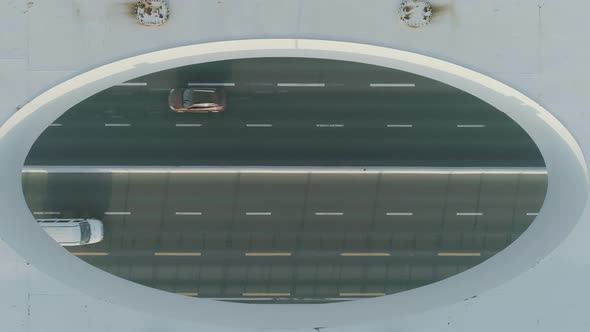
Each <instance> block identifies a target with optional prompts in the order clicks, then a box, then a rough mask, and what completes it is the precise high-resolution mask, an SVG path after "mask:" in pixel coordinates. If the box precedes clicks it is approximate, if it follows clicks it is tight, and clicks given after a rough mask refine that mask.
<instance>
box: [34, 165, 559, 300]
mask: <svg viewBox="0 0 590 332" xmlns="http://www.w3.org/2000/svg"><path fill="white" fill-rule="evenodd" d="M546 186H547V176H546V174H543V173H542V172H527V171H526V170H524V171H523V170H518V171H514V172H512V173H510V172H508V173H505V174H445V173H444V172H437V173H435V172H433V173H430V174H429V173H414V174H412V173H404V174H396V173H376V174H325V173H313V172H309V173H299V174H289V173H272V174H264V173H262V174H253V173H246V172H243V173H240V172H229V173H215V172H209V173H166V172H163V173H101V174H93V173H24V175H23V188H24V192H25V197H26V200H27V204H28V205H29V207H30V209H31V211H32V213H33V214H34V215H35V217H37V218H70V217H75V218H79V217H95V218H99V219H101V220H103V221H104V223H105V230H106V236H105V239H104V241H103V242H101V243H98V244H95V245H90V246H84V247H71V248H68V250H70V251H71V252H72V253H74V254H76V255H79V256H80V258H81V259H83V260H85V261H87V262H88V263H90V264H92V265H94V266H97V267H99V268H101V269H103V270H105V271H108V272H110V273H113V274H115V275H117V276H120V277H122V278H126V279H129V280H132V281H134V282H137V283H140V284H144V285H147V286H150V287H154V288H158V289H162V290H166V291H170V292H174V293H179V294H184V295H189V296H198V297H203V298H216V299H222V300H231V301H240V302H252V303H270V302H272V303H322V302H330V301H342V300H350V299H357V298H363V297H372V296H380V295H383V294H392V293H396V292H399V291H403V290H406V289H411V288H415V287H418V286H421V285H424V284H428V283H432V282H435V281H437V280H440V279H444V278H446V277H448V276H451V275H454V274H456V273H459V272H461V271H464V270H466V269H468V268H470V267H472V266H474V265H476V264H478V263H480V262H482V261H483V260H485V259H487V258H489V257H490V256H492V255H493V254H495V253H496V252H498V251H500V250H502V249H503V248H505V247H506V246H507V245H508V244H510V243H511V242H512V241H513V240H514V239H516V238H517V237H518V236H519V235H520V234H521V233H522V232H523V231H524V230H525V229H526V228H527V227H528V225H529V224H530V223H531V222H532V221H533V220H534V218H535V216H536V214H537V213H538V211H539V209H540V207H541V205H542V202H543V199H544V196H545V192H546Z"/></svg>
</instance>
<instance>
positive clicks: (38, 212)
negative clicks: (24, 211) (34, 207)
mask: <svg viewBox="0 0 590 332" xmlns="http://www.w3.org/2000/svg"><path fill="white" fill-rule="evenodd" d="M33 214H53V215H55V214H61V212H57V211H37V212H33Z"/></svg>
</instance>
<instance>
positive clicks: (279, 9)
mask: <svg viewBox="0 0 590 332" xmlns="http://www.w3.org/2000/svg"><path fill="white" fill-rule="evenodd" d="M129 3H133V2H132V1H122V0H120V1H115V0H111V1H109V0H103V1H83V0H77V1H76V0H54V1H49V0H44V1H41V0H39V1H16V0H7V1H5V2H3V3H2V4H0V8H1V9H2V10H3V11H4V12H5V15H4V17H5V19H4V20H3V21H2V23H0V24H1V27H2V30H1V31H2V34H1V35H0V86H1V87H2V89H0V97H2V100H3V103H2V106H0V123H3V122H4V121H5V120H7V119H8V118H9V117H11V116H12V115H13V114H14V113H15V112H16V110H17V108H20V107H22V106H23V105H25V104H26V103H27V102H28V101H30V100H32V99H33V98H35V97H36V96H37V95H38V94H39V93H40V92H42V91H45V90H47V89H49V88H51V87H52V86H53V85H55V84H57V83H60V82H63V81H66V80H67V79H69V78H71V77H73V76H75V75H78V74H81V73H83V72H85V71H87V70H90V69H93V68H96V67H99V66H101V65H104V64H108V63H110V62H113V61H117V60H120V59H124V58H127V57H130V56H134V55H140V54H143V53H145V52H149V51H156V50H162V49H165V48H169V47H175V46H182V45H192V44H198V43H203V42H210V41H223V40H232V39H256V38H269V37H273V38H314V39H326V40H340V41H347V42H356V43H362V44H372V45H378V46H383V47H391V48H395V49H400V50H406V51H411V52H415V53H418V54H422V55H427V56H431V57H434V58H438V59H441V60H446V61H449V62H451V63H455V64H457V65H460V66H463V67H466V68H469V69H472V70H475V71H477V72H480V73H482V74H485V75H487V76H489V77H491V78H493V79H496V80H498V81H500V82H503V83H505V84H507V85H509V86H511V87H513V88H515V89H517V90H519V91H521V92H523V93H524V94H525V95H526V96H528V97H530V98H531V99H533V100H534V101H536V102H538V103H539V104H540V105H541V106H543V107H544V108H545V109H546V110H547V111H548V112H549V113H551V114H552V115H553V116H554V117H555V118H556V119H558V120H559V121H560V122H561V124H563V126H564V127H565V128H566V129H567V130H568V131H569V132H570V133H571V134H572V136H573V138H575V140H576V141H577V143H578V144H579V145H580V147H581V148H582V150H583V151H584V157H585V159H586V160H588V157H589V154H588V152H589V151H590V133H589V132H588V130H587V129H586V126H587V115H586V113H587V112H586V110H587V109H588V108H589V106H590V96H589V94H588V93H587V92H586V91H587V89H588V87H589V86H590V84H589V83H590V82H589V79H588V77H590V75H589V72H590V68H589V67H588V66H587V65H586V64H585V62H586V59H587V58H588V55H589V53H590V48H589V47H588V46H587V45H586V44H587V43H585V42H584V36H585V35H584V34H583V31H585V29H586V27H585V25H584V24H585V19H586V13H587V12H588V11H589V10H590V3H587V2H584V1H581V0H573V1H571V2H569V3H568V4H567V6H568V7H571V8H575V10H568V15H567V17H564V16H563V15H562V13H563V6H564V3H563V2H557V1H542V0H539V1H534V0H521V1H517V2H516V1H488V2H481V1H467V0H448V1H438V0H437V1H433V3H434V4H435V5H438V6H437V8H438V9H439V10H438V11H437V12H436V13H435V17H434V18H433V21H432V23H431V24H430V25H429V26H427V27H426V28H424V29H420V30H411V29H407V28H405V27H404V26H403V25H402V24H401V23H400V22H399V20H398V18H397V13H396V12H395V9H396V8H397V5H398V4H399V3H398V2H397V1H391V0H322V1H317V0H251V1H243V0H201V1H191V0H184V1H182V0H176V1H174V0H171V1H170V3H171V13H172V14H171V18H170V21H169V22H168V23H166V24H165V25H164V26H162V27H159V28H148V27H142V26H140V25H138V24H136V23H135V22H134V18H133V16H132V15H131V14H130V11H129V10H130V7H129ZM29 106H31V105H30V104H29ZM24 111H26V109H24ZM22 114H24V113H23V112H20V113H18V114H17V115H16V118H19V117H22ZM511 115H513V116H514V114H511ZM13 119H15V117H13ZM23 119H24V117H23ZM25 120H26V119H25ZM44 120H49V118H45V119H44ZM2 129H4V130H5V129H6V124H5V125H4V126H3V127H2ZM6 133H7V132H6V131H4V134H6ZM3 139H5V136H4V135H3V134H2V133H0V141H2V140H3ZM4 143H6V142H4ZM15 144H16V143H15ZM5 151H7V150H3V153H2V154H0V164H4V163H5V162H6V161H7V160H8V161H10V160H11V159H14V158H16V159H19V158H21V157H22V156H20V155H19V156H14V155H11V154H6V153H5ZM554 162H555V163H556V165H557V166H563V165H559V162H560V161H559V160H558V159H555V160H554ZM582 164H583V163H582ZM562 169H564V168H562ZM585 171H586V170H581V171H580V172H581V173H584V172H585ZM581 173H578V175H579V176H580V178H575V177H574V175H576V174H573V175H572V178H571V179H568V178H567V177H566V176H565V175H566V174H563V173H562V174H561V175H560V174H559V173H558V176H561V178H559V177H558V179H559V181H571V182H570V183H572V186H573V187H576V188H577V187H578V185H581V186H583V187H584V188H583V189H581V190H578V191H576V189H575V188H573V187H572V190H571V191H568V190H567V188H568V187H567V186H565V187H564V186H563V183H555V182H554V184H551V183H550V188H549V189H550V191H552V190H553V192H557V191H555V189H554V188H555V186H558V187H560V185H562V186H561V188H562V190H560V191H559V195H552V196H551V197H549V200H550V201H549V202H548V203H547V204H553V205H555V204H559V203H560V202H564V205H563V207H562V208H563V214H562V215H560V214H552V215H547V214H546V213H545V211H542V212H541V214H540V215H539V220H544V222H545V223H544V225H546V226H547V225H549V224H550V223H552V224H553V225H555V229H554V231H563V232H565V233H568V232H569V235H567V236H566V234H565V233H564V234H563V235H564V236H563V237H561V238H560V242H559V243H552V244H550V245H549V246H548V250H551V252H549V253H548V254H547V255H545V253H539V252H537V254H542V255H541V256H543V257H539V259H538V261H536V262H534V264H532V265H530V266H527V267H528V268H526V269H524V270H523V269H521V271H520V272H519V273H517V274H515V275H508V276H505V277H504V278H501V279H497V280H501V281H502V282H500V283H497V284H495V285H494V286H493V287H492V288H487V289H485V290H481V292H477V293H476V294H473V296H474V297H472V298H467V299H464V300H463V299H461V300H455V301H451V302H447V303H446V304H444V305H443V304H441V302H444V301H441V299H440V298H433V299H432V303H433V305H432V306H431V307H430V308H428V309H426V308H423V310H415V311H413V312H405V313H401V312H400V311H397V313H396V311H395V310H394V309H396V308H393V307H392V314H391V317H389V318H388V317H382V319H372V320H370V321H362V322H358V325H355V326H350V324H352V323H350V322H347V313H346V312H340V313H339V312H332V313H331V315H333V316H338V315H340V316H341V317H342V322H347V324H344V325H349V326H335V325H334V324H333V323H332V322H329V323H330V325H329V326H327V328H326V329H322V331H358V330H363V331H400V332H401V331H409V332H410V331H411V332H414V331H416V332H417V331H432V330H436V331H474V330H476V331H484V332H486V331H499V330H502V331H554V330H557V329H559V330H563V331H587V330H588V327H589V326H590V317H588V315H587V314H586V311H587V310H586V307H587V305H586V299H587V298H588V296H589V295H590V294H589V293H590V290H589V288H588V287H587V280H588V278H589V277H590V264H589V263H590V254H589V252H590V250H589V249H590V244H589V242H588V240H587V239H588V238H589V235H590V234H589V233H590V220H589V215H588V213H589V212H588V209H587V207H585V208H584V210H583V214H582V215H581V217H579V218H574V219H572V211H571V210H570V208H571V207H572V206H573V205H571V204H569V205H568V204H566V203H567V202H571V201H578V202H579V201H582V203H586V204H587V201H586V199H585V197H580V196H579V193H585V192H587V191H588V189H589V188H588V184H587V179H584V178H582V174H581ZM10 174H12V175H13V177H17V175H16V174H15V173H10ZM555 178H556V177H555V176H554V174H553V173H552V172H551V168H549V179H550V182H551V181H555ZM17 182H18V181H17V180H15V179H14V178H13V179H12V180H10V181H8V182H7V183H3V184H2V185H3V186H4V185H15V183H17ZM575 182H577V184H576V183H575ZM572 196H574V197H572ZM2 198H3V199H5V198H6V199H8V201H9V202H10V201H12V200H15V203H16V205H19V204H20V206H21V207H22V204H24V203H23V202H22V198H20V197H16V198H15V197H14V195H13V196H12V197H2ZM17 198H18V199H21V201H20V202H18V201H17V200H16V199H17ZM3 203H5V204H6V203H7V202H6V201H4V202H3ZM574 205H575V204H574ZM573 207H574V208H575V207H576V206H573ZM579 208H581V207H579ZM21 212H23V211H21ZM7 216H8V215H7V214H6V213H5V211H0V224H2V225H4V226H5V225H7V224H10V223H11V222H14V220H7V219H9V218H7ZM19 221H20V220H19ZM22 222H23V224H26V220H22ZM560 225H565V226H564V227H565V228H564V227H560ZM569 226H571V227H573V228H571V229H569V228H568V227H569ZM1 229H2V227H0V240H1V239H5V238H6V236H8V235H14V234H9V233H11V232H10V231H9V232H3V231H2V230H1ZM570 230H571V232H570ZM527 234H528V237H529V240H531V241H534V239H530V238H531V236H530V234H532V232H528V233H527ZM527 234H525V235H527ZM32 235H35V234H32ZM8 242H10V241H8ZM516 243H519V242H518V241H517V242H516ZM521 243H523V242H521ZM48 244H49V243H48ZM12 245H13V247H14V243H12ZM20 246H23V244H22V243H21V244H20ZM556 246H557V247H556ZM15 248H16V247H15ZM18 249H22V248H18ZM48 249H49V250H48V251H49V252H56V251H58V250H60V249H61V248H59V247H57V246H54V247H51V246H49V247H48ZM520 249H521V250H523V251H527V247H526V246H523V245H520ZM17 251H19V254H22V252H21V251H20V250H17ZM19 254H17V253H16V252H15V251H14V250H13V249H12V248H10V247H9V246H8V245H7V243H4V242H2V241H0V294H2V296H0V309H2V310H1V311H0V326H1V327H2V330H6V331H110V330H112V331H118V330H124V331H138V332H139V331H150V332H151V331H195V330H206V331H221V330H227V331H229V330H232V331H236V330H239V331H250V330H252V331H253V330H264V331H277V330H282V329H284V328H285V327H287V326H286V324H285V322H284V321H281V320H280V319H279V316H274V315H272V314H269V312H272V309H268V308H267V307H266V306H260V307H255V308H256V310H257V311H258V313H256V315H257V316H259V317H264V318H263V319H261V320H263V321H262V322H261V324H260V326H264V328H261V329H248V328H245V327H240V322H239V321H236V320H232V318H237V317H239V316H241V315H240V313H239V312H237V313H236V312H233V311H228V312H221V313H220V314H223V317H226V320H227V322H221V323H220V324H214V323H212V322H211V321H210V320H207V319H206V317H204V318H203V323H199V322H198V316H199V315H200V314H202V313H199V312H194V316H195V319H192V320H190V319H178V317H175V318H171V317H170V316H169V315H167V314H166V313H165V312H161V313H160V314H158V313H154V312H149V310H146V308H145V307H144V308H132V307H130V306H129V305H128V304H129V303H123V302H117V303H115V302H113V301H112V300H110V299H105V298H103V297H100V296H96V295H92V293H95V292H93V291H90V292H81V291H80V290H78V289H76V287H73V288H72V287H70V286H68V285H67V284H65V283H64V280H55V279H54V278H52V277H50V276H48V275H46V274H45V273H43V272H41V271H40V270H39V269H38V268H37V267H36V266H35V263H28V262H27V260H26V258H24V256H21V255H19ZM525 254H529V253H526V252H525ZM530 254H534V252H533V253H530ZM504 256H506V255H504ZM64 257H66V256H64ZM531 257H532V256H531ZM496 261H497V260H496ZM41 265H43V264H41ZM45 265H47V264H45ZM79 265H81V264H79ZM484 265H485V264H484ZM88 269H90V270H92V269H93V268H88ZM497 269H499V271H498V273H501V272H502V267H501V266H497ZM78 270H80V271H82V270H84V269H83V268H82V267H81V266H79V267H76V271H78ZM509 270H510V269H509ZM510 271H512V272H514V271H513V270H510ZM92 273H99V272H98V271H93V272H92ZM54 275H55V274H54ZM465 275H467V274H465ZM459 277H460V278H463V277H461V275H459ZM113 279H114V278H113ZM467 282H468V281H467ZM477 282H479V281H477V280H475V281H474V283H477ZM113 283H114V284H116V285H117V287H118V286H120V281H117V280H113ZM450 284H453V282H451V283H450ZM93 287H94V285H93V284H90V285H88V288H89V289H91V290H92V288H93ZM139 288H141V287H136V290H137V291H138V292H139V291H141V289H139ZM473 289H477V287H475V288H473ZM451 291H452V290H451ZM433 295H434V294H433ZM170 296H172V295H170ZM395 297H396V295H394V296H392V297H391V298H392V299H393V298H395ZM179 301H180V300H179ZM183 301H184V302H193V300H192V299H186V300H184V299H183ZM376 302H379V300H377V301H376ZM192 304H194V303H191V305H192ZM212 306H213V307H219V308H221V306H217V305H214V304H212ZM335 308H336V307H335ZM232 310H233V309H232ZM245 310H246V309H245ZM248 310H249V309H248ZM248 310H246V311H248ZM268 310H270V311H268ZM334 310H336V309H334ZM298 311H299V312H301V311H300V310H299V309H297V310H293V314H294V315H296V314H297V312H298ZM379 311H381V310H379ZM66 313H67V314H68V319H63V317H64V316H63V315H64V314H66ZM69 313H72V314H71V315H70V314H69ZM353 314H355V313H353ZM308 318H309V319H311V320H312V321H314V322H315V321H316V320H315V319H313V318H310V317H306V316H296V317H295V319H296V320H298V321H299V322H300V326H299V327H297V328H295V329H290V331H310V332H311V331H315V330H314V329H313V327H320V326H315V325H306V319H308ZM292 320H294V319H292ZM223 323H226V324H223ZM250 323H251V322H250ZM250 323H245V324H244V326H245V325H250ZM309 324H311V323H309ZM224 325H225V326H224ZM230 325H231V326H233V327H230Z"/></svg>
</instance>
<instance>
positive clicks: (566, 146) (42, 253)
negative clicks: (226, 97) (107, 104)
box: [0, 39, 588, 328]
mask: <svg viewBox="0 0 590 332" xmlns="http://www.w3.org/2000/svg"><path fill="white" fill-rule="evenodd" d="M253 57H309V58H325V59H334V60H344V61H355V62H361V63H368V64H374V65H380V66H384V67H390V68H393V69H399V70H404V71H408V72H411V73H415V74H418V75H422V76H425V77H428V78H432V79H435V80H438V81H441V82H444V83H446V84H449V85H451V86H454V87H456V88H459V89H462V90H464V91H466V92H468V93H470V94H472V95H475V96H477V97H479V98H480V99H482V100H484V101H486V102H488V103H489V104H491V105H493V106H494V107H496V108H497V109H499V110H501V111H503V112H505V113H507V114H508V115H509V116H510V117H512V118H513V119H514V120H515V121H516V122H517V123H518V124H519V125H520V126H521V127H523V128H524V129H525V130H526V131H527V132H528V133H529V135H530V136H531V137H532V138H533V139H534V140H535V142H536V143H537V145H538V147H539V149H540V151H541V153H542V154H543V156H544V158H545V161H546V164H547V171H548V173H549V174H550V176H549V187H548V192H547V197H546V201H545V204H544V206H543V208H542V209H541V212H540V214H539V216H538V217H537V218H536V220H535V222H534V223H533V225H532V226H531V227H530V228H529V229H528V230H527V231H526V232H525V234H523V235H522V236H521V238H520V239H519V240H517V241H516V242H515V243H513V244H512V245H511V246H509V247H508V248H507V249H505V250H504V251H502V252H501V253H499V254H497V255H496V256H494V257H492V258H491V259H489V260H487V261H486V262H485V263H483V264H480V265H478V266H476V267H474V268H472V269H470V270H468V271H466V272H463V273H461V274H459V275H456V276H454V277H451V278H449V279H446V280H443V281H441V282H438V283H435V284H431V285H428V286H424V287H421V288H418V289H414V290H411V291H407V292H403V293H399V294H394V295H389V296H384V297H380V298H374V299H366V300H360V301H353V302H346V303H334V304H327V305H294V306H290V305H245V304H235V303H226V302H218V301H212V300H204V299H194V298H188V297H182V296H178V295H174V294H171V293H166V292H162V291H158V290H155V289H151V288H147V287H144V286H141V285H138V284H134V283H132V282H129V281H127V280H123V279H120V278H118V277H115V276H113V275H110V274H108V273H106V272H103V271H101V270H98V269H96V268H94V267H91V266H90V265H88V264H86V263H84V262H82V261H81V260H79V259H77V258H76V257H74V256H72V255H70V254H69V253H67V252H66V251H65V250H64V249H63V248H61V247H59V246H58V245H57V244H56V243H55V242H54V241H52V240H51V239H50V238H49V237H48V236H47V235H46V234H45V233H44V232H43V231H42V230H41V228H40V227H38V226H37V225H36V223H35V222H34V218H33V216H32V215H31V213H30V212H29V210H28V208H27V206H26V203H25V200H24V197H23V194H22V186H21V172H22V168H23V164H24V160H25V158H26V156H27V153H28V151H29V149H30V147H31V146H32V144H33V143H34V142H35V140H36V139H37V137H38V136H39V135H40V134H41V133H42V132H43V130H44V129H45V128H46V127H48V126H49V124H51V123H52V122H53V121H54V120H55V119H57V118H58V117H59V116H60V115H61V114H62V113H64V112H65V111H66V110H68V109H69V108H70V107H72V106H73V105H75V104H76V103H78V102H80V101H82V100H84V99H86V98H87V97H89V96H90V95H92V94H94V93H96V92H99V91H102V90H104V89H106V88H109V87H111V86H113V85H115V84H118V83H121V82H124V81H127V80H130V79H133V78H136V77H139V76H142V75H145V74H148V73H152V72H156V71H161V70H165V69H170V68H174V67H179V66H184V65H190V64H197V63H203V62H210V61H218V60H227V59H239V58H253ZM0 155H1V156H3V158H2V159H1V160H0V183H2V184H3V185H2V186H0V237H1V238H2V239H3V240H4V241H6V242H7V243H8V244H9V245H10V246H12V248H13V249H14V250H15V251H16V252H17V253H18V254H20V255H21V256H22V257H23V258H24V259H25V260H27V261H28V262H30V263H31V264H33V265H34V266H35V267H36V268H37V269H39V270H40V271H42V272H44V273H46V274H48V275H50V276H52V277H53V278H55V279H57V280H60V281H61V282H63V283H65V284H67V285H69V286H71V287H73V288H76V289H78V290H80V291H81V292H83V293H85V294H87V295H89V296H92V297H95V298H99V299H104V300H106V301H108V302H111V303H115V304H118V305H123V306H126V307H129V308H132V309H135V310H139V311H143V312H146V313H148V314H152V315H156V316H160V317H164V318H167V319H175V320H182V321H185V322H194V323H201V324H203V323H204V324H215V325H221V326H235V327H240V328H269V327H273V328H298V327H317V326H342V325H350V324H359V323H363V322H369V321H376V320H385V319H392V318H393V317H399V316H403V315H408V314H413V313H418V312H422V311H426V310H430V309H433V308H436V307H439V306H442V305H444V304H448V303H453V302H457V301H461V300H463V299H465V298H468V297H471V296H473V295H476V294H480V293H482V292H484V291H486V290H488V289H490V288H492V287H495V286H497V285H499V284H501V283H503V282H506V281H507V280H509V279H511V278H513V277H515V276H517V275H519V274H521V273H523V272H525V271H526V270H528V269H530V268H531V267H533V266H534V265H535V263H536V262H537V261H539V260H540V259H542V258H543V257H545V256H546V255H547V254H548V253H549V252H551V251H552V250H553V249H554V248H555V247H556V246H557V245H558V244H559V243H560V242H561V241H562V240H563V239H564V238H565V237H566V236H567V235H568V234H569V232H570V231H571V229H572V228H573V226H574V225H575V224H576V223H577V222H578V218H579V216H580V215H581V213H582V210H583V208H584V205H585V202H586V199H587V197H588V192H587V188H588V174H587V172H586V162H585V160H584V158H583V156H582V153H581V150H580V148H579V146H578V145H577V143H576V142H575V140H574V139H573V137H572V135H570V133H569V132H568V131H567V130H566V129H565V128H564V127H563V126H562V125H561V124H560V123H559V121H557V120H556V118H555V117H553V116H552V115H551V114H550V113H549V112H548V111H546V110H545V109H543V108H542V107H541V106H539V105H538V104H537V103H535V102H533V101H532V100H530V99H529V98H527V97H526V96H524V95H522V94H521V93H519V92H517V91H516V90H514V89H512V88H510V87H508V86H506V85H504V84H502V83H500V82H498V81H496V80H493V79H491V78H489V77H487V76H484V75H481V74H479V73H476V72H474V71H471V70H468V69H465V68H463V67H460V66H456V65H453V64H450V63H448V62H444V61H441V60H436V59H433V58H430V57H426V56H422V55H417V54H413V53H409V52H404V51H399V50H393V49H388V48H383V47H376V46H369V45H362V44H354V43H344V42H333V41H321V40H305V39H262V40H243V41H226V42H215V43H208V44H200V45H191V46H184V47H177V48H172V49H168V50H163V51H158V52H153V53H148V54H143V55H139V56H136V57H132V58H128V59H124V60H121V61H117V62H114V63H111V64H108V65H105V66H102V67H99V68H96V69H94V70H91V71H89V72H86V73H83V74H81V75H79V76H76V77H74V78H72V79H70V80H68V81H66V82H64V83H62V84H60V85H58V86H56V87H54V88H52V89H50V90H48V91H47V92H45V93H43V94H42V95H40V96H38V97H37V98H35V99H33V100H32V101H31V102H29V103H28V104H27V105H25V106H24V107H23V108H22V109H20V110H19V111H18V112H17V113H15V114H14V115H13V116H12V117H11V118H10V119H9V120H8V121H7V122H6V123H4V124H3V125H2V126H1V127H0ZM230 313H231V319H228V314H230Z"/></svg>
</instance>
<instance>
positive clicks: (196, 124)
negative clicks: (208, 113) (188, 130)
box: [176, 123, 201, 127]
mask: <svg viewBox="0 0 590 332" xmlns="http://www.w3.org/2000/svg"><path fill="white" fill-rule="evenodd" d="M176 127H201V124H200V123H177V124H176Z"/></svg>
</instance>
